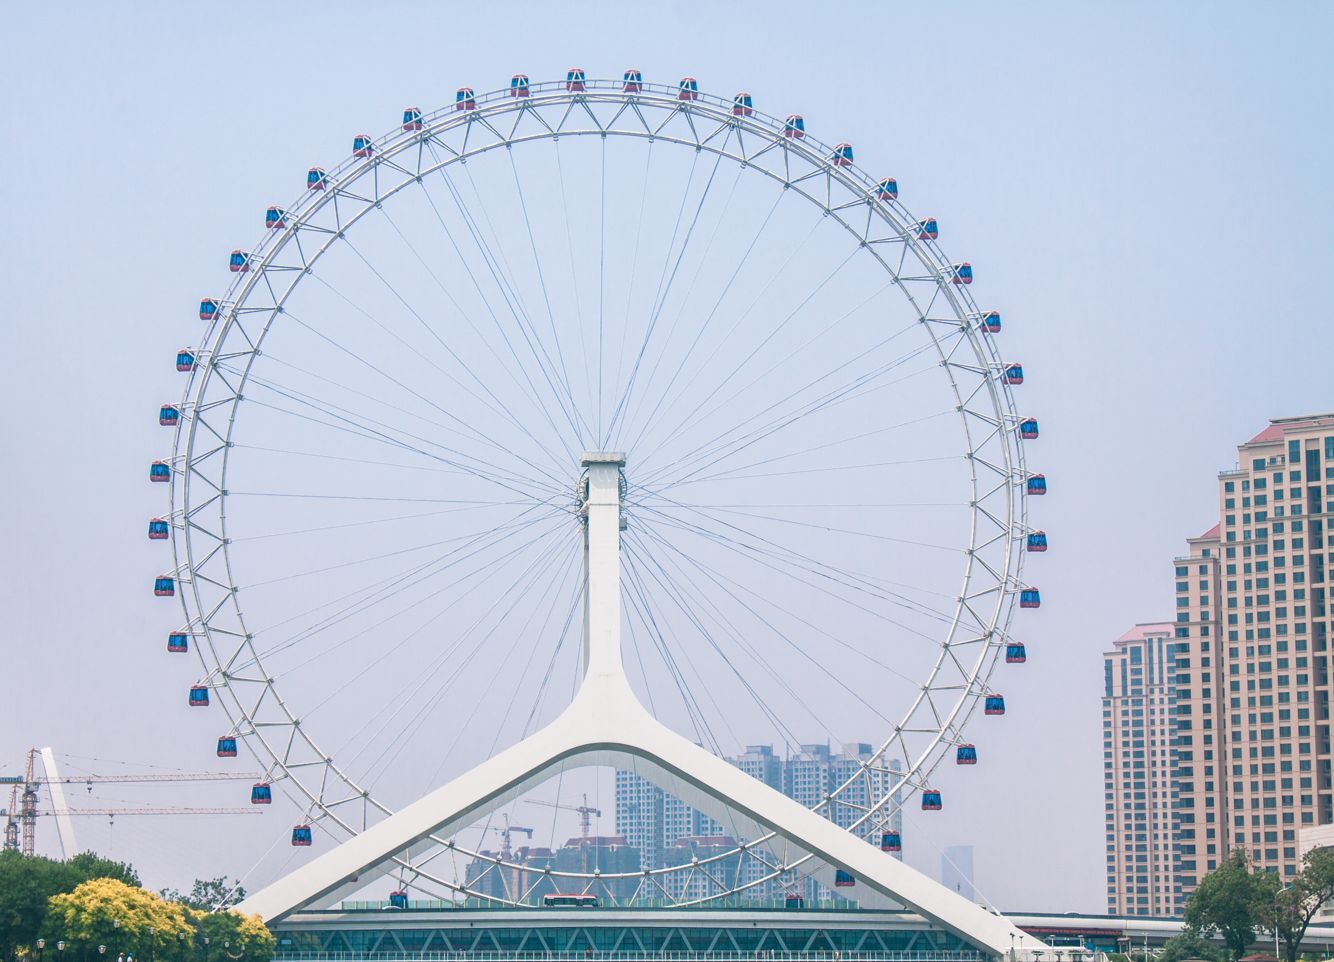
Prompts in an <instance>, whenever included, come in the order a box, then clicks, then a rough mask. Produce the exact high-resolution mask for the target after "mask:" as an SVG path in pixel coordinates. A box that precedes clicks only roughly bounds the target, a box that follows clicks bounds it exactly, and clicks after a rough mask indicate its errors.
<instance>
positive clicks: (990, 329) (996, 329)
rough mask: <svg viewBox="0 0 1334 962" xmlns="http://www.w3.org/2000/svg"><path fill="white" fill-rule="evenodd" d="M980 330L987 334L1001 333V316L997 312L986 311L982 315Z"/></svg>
mask: <svg viewBox="0 0 1334 962" xmlns="http://www.w3.org/2000/svg"><path fill="white" fill-rule="evenodd" d="M982 330H984V331H986V332H987V333H988V334H999V333H1000V332H1001V316H1000V312H999V311H987V312H986V313H985V314H983V315H982Z"/></svg>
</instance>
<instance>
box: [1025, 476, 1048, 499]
mask: <svg viewBox="0 0 1334 962" xmlns="http://www.w3.org/2000/svg"><path fill="white" fill-rule="evenodd" d="M1028 493H1029V494H1031V495H1033V496H1034V497H1036V496H1038V495H1041V494H1046V493H1047V476H1046V475H1045V474H1035V475H1033V476H1032V477H1030V478H1029V479H1028Z"/></svg>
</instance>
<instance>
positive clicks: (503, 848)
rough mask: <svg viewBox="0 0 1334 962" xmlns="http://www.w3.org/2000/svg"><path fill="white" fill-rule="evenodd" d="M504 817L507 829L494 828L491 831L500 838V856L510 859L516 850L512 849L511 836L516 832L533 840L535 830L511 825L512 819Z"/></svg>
mask: <svg viewBox="0 0 1334 962" xmlns="http://www.w3.org/2000/svg"><path fill="white" fill-rule="evenodd" d="M502 817H503V818H504V819H505V827H504V828H493V829H491V831H493V832H495V833H496V834H498V835H499V836H500V855H501V857H502V858H505V859H508V858H509V857H510V856H511V855H513V854H514V849H513V848H511V847H510V835H511V834H513V833H514V832H523V833H524V834H525V835H527V836H528V838H529V839H530V840H531V839H532V837H533V830H532V829H531V828H527V827H526V826H523V825H511V824H510V817H509V816H508V815H505V816H502Z"/></svg>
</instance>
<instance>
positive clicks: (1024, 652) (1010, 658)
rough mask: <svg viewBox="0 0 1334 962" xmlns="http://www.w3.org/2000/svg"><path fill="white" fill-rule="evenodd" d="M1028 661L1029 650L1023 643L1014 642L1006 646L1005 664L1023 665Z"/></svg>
mask: <svg viewBox="0 0 1334 962" xmlns="http://www.w3.org/2000/svg"><path fill="white" fill-rule="evenodd" d="M1026 661H1028V649H1027V648H1025V647H1024V643H1023V642H1022V641H1012V642H1010V643H1009V644H1007V645H1006V646H1005V663H1006V664H1007V665H1022V664H1023V663H1024V662H1026Z"/></svg>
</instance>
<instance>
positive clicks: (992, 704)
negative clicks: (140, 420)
mask: <svg viewBox="0 0 1334 962" xmlns="http://www.w3.org/2000/svg"><path fill="white" fill-rule="evenodd" d="M982 713H983V714H985V715H1004V714H1005V696H1004V695H987V696H986V698H985V699H983V701H982Z"/></svg>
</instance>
